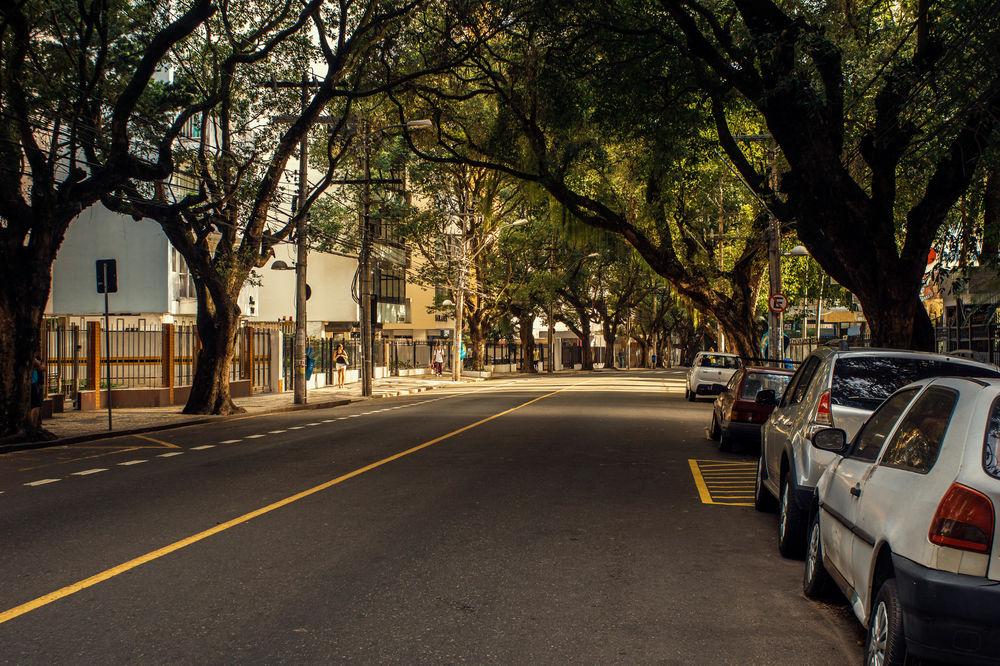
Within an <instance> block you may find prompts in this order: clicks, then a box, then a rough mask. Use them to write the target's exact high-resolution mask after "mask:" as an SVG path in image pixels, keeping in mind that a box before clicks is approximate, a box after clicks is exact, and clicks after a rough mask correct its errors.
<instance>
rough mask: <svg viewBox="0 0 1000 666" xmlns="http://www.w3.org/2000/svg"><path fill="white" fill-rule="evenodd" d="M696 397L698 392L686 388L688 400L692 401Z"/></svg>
mask: <svg viewBox="0 0 1000 666" xmlns="http://www.w3.org/2000/svg"><path fill="white" fill-rule="evenodd" d="M697 398H698V394H697V393H695V392H694V391H691V390H688V392H687V399H688V402H694V401H695V400H696V399H697Z"/></svg>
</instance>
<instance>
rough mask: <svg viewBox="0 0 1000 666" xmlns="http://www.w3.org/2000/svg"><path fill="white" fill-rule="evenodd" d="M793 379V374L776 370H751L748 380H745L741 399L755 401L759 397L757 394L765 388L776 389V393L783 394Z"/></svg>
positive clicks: (768, 389)
mask: <svg viewBox="0 0 1000 666" xmlns="http://www.w3.org/2000/svg"><path fill="white" fill-rule="evenodd" d="M791 379H792V376H791V375H784V374H780V373H776V372H750V373H748V374H747V380H746V381H745V382H743V390H742V391H741V392H740V400H749V401H750V402H753V401H754V400H756V399H757V394H758V393H760V392H761V391H765V390H767V391H774V395H781V394H782V393H784V392H785V387H786V386H788V382H789V381H791Z"/></svg>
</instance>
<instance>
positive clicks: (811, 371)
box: [785, 356, 819, 405]
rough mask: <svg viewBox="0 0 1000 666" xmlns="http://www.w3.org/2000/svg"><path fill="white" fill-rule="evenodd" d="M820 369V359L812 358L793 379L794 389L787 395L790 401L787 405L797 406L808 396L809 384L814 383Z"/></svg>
mask: <svg viewBox="0 0 1000 666" xmlns="http://www.w3.org/2000/svg"><path fill="white" fill-rule="evenodd" d="M818 367H819V359H818V358H816V357H815V356H810V357H809V359H808V360H807V361H806V362H805V364H804V365H803V366H802V368H801V369H800V370H799V371H798V372H797V373H796V374H795V377H794V378H793V381H794V387H792V388H789V390H788V394H787V397H788V401H787V403H785V404H790V405H797V404H798V403H800V402H802V398H804V397H805V396H806V391H808V390H809V382H811V381H812V378H813V376H814V375H815V374H816V369H817V368H818Z"/></svg>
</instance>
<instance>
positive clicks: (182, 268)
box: [170, 248, 196, 299]
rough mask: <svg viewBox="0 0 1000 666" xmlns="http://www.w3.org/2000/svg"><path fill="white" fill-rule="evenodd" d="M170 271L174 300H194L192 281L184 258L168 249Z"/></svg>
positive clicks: (175, 251)
mask: <svg viewBox="0 0 1000 666" xmlns="http://www.w3.org/2000/svg"><path fill="white" fill-rule="evenodd" d="M170 270H171V271H172V272H173V274H174V275H173V279H174V298H175V299H180V298H195V296H196V294H195V288H194V280H193V279H192V278H191V270H190V269H189V268H188V265H187V262H186V261H184V257H183V256H182V255H181V253H180V252H178V251H177V250H175V249H173V248H170Z"/></svg>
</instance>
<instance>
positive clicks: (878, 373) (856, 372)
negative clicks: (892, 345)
mask: <svg viewBox="0 0 1000 666" xmlns="http://www.w3.org/2000/svg"><path fill="white" fill-rule="evenodd" d="M930 377H1000V371H997V370H991V369H989V368H983V367H981V366H978V365H969V364H965V363H958V362H955V361H943V360H937V359H929V358H917V357H913V356H847V357H844V358H838V359H837V362H836V364H835V365H834V367H833V387H832V389H831V395H830V399H831V402H832V403H833V404H834V405H839V406H841V407H855V408H858V409H870V410H874V409H875V408H876V407H878V406H879V405H880V404H882V401H884V400H885V399H886V398H888V397H889V396H890V395H892V394H893V393H895V392H896V391H897V390H898V389H900V388H901V387H903V386H906V385H907V384H910V383H912V382H916V381H919V380H921V379H928V378H930Z"/></svg>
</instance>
